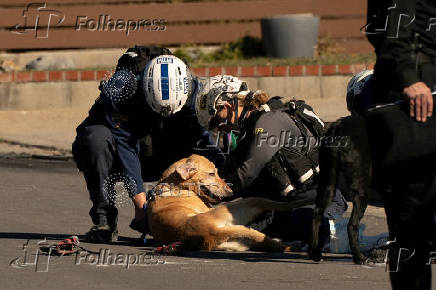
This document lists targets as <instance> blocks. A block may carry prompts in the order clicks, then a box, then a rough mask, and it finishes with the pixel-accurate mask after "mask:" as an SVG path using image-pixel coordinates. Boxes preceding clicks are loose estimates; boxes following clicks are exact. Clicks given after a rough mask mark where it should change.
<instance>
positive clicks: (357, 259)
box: [353, 254, 368, 265]
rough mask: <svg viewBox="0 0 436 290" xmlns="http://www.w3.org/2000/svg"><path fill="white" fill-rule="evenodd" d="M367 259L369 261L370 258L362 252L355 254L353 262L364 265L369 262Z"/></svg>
mask: <svg viewBox="0 0 436 290" xmlns="http://www.w3.org/2000/svg"><path fill="white" fill-rule="evenodd" d="M367 261H368V259H367V258H366V257H365V256H364V255H362V254H360V255H359V256H357V257H356V256H354V255H353V262H354V264H357V265H364V264H366V263H367Z"/></svg>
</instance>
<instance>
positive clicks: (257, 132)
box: [254, 128, 263, 134]
mask: <svg viewBox="0 0 436 290" xmlns="http://www.w3.org/2000/svg"><path fill="white" fill-rule="evenodd" d="M261 133H263V128H256V129H254V134H261Z"/></svg>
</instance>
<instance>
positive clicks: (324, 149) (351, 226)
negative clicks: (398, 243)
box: [310, 116, 372, 264]
mask: <svg viewBox="0 0 436 290" xmlns="http://www.w3.org/2000/svg"><path fill="white" fill-rule="evenodd" d="M326 136H327V137H326V139H324V140H325V142H323V143H322V144H321V147H320V152H319V165H320V175H319V183H318V189H317V200H316V207H315V211H314V216H313V221H312V241H311V253H310V255H311V257H312V259H313V260H315V261H320V260H321V247H322V245H320V243H319V226H320V223H321V217H322V215H323V213H324V210H325V209H326V208H327V207H328V206H329V205H330V203H331V201H332V199H333V196H334V194H335V190H336V187H337V184H338V178H339V174H341V175H342V176H343V178H344V181H345V184H346V185H347V187H348V188H347V190H348V195H349V196H350V197H351V199H352V202H353V211H352V213H351V218H350V221H349V223H348V228H347V229H348V238H349V241H350V248H351V252H352V254H353V261H354V263H356V264H362V263H364V262H365V260H366V258H365V256H364V255H363V254H362V253H361V252H360V249H359V240H358V233H359V224H360V220H361V219H362V217H363V215H364V213H365V210H366V207H367V201H368V193H369V189H370V186H371V178H372V158H371V149H370V144H369V141H368V140H369V139H368V135H367V129H366V124H365V119H364V118H363V117H360V116H350V117H345V118H341V119H339V120H338V121H336V122H335V123H333V124H331V125H330V127H329V129H328V130H327V133H326ZM339 138H341V139H342V142H339V143H337V142H335V140H337V139H339ZM344 138H345V139H344ZM329 139H330V140H329ZM344 140H345V142H344Z"/></svg>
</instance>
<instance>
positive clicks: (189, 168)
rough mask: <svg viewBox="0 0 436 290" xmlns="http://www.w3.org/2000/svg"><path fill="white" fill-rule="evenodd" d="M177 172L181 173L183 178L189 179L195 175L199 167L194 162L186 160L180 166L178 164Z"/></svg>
mask: <svg viewBox="0 0 436 290" xmlns="http://www.w3.org/2000/svg"><path fill="white" fill-rule="evenodd" d="M176 172H177V174H179V176H180V178H181V179H183V180H188V179H189V178H191V177H192V176H194V174H195V173H197V172H198V169H197V167H196V166H195V164H194V163H191V162H186V163H183V164H182V165H180V166H177V167H176Z"/></svg>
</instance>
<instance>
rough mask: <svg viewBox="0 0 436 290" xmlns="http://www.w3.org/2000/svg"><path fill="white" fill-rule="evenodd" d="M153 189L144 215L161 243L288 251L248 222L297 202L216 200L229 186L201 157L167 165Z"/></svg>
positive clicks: (200, 247) (205, 248) (283, 245)
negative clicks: (262, 214)
mask: <svg viewBox="0 0 436 290" xmlns="http://www.w3.org/2000/svg"><path fill="white" fill-rule="evenodd" d="M154 193H155V197H154V198H153V199H152V200H151V201H149V204H148V207H147V215H148V221H149V226H150V231H151V233H152V235H153V236H154V238H155V239H156V240H157V241H159V242H162V243H165V244H169V243H172V242H177V241H179V242H182V245H183V247H184V248H187V249H196V250H209V251H211V250H234V251H245V250H249V249H259V250H265V251H282V252H283V251H285V252H288V251H290V250H291V247H290V245H287V244H284V243H282V242H281V241H280V240H278V239H273V238H270V237H268V236H266V235H265V234H263V233H261V232H259V231H257V230H254V229H251V228H248V227H246V225H248V224H250V223H251V222H253V221H254V219H255V218H256V217H257V216H258V215H260V214H261V213H263V212H265V211H268V210H277V211H288V210H290V209H292V208H293V207H297V206H301V205H296V204H295V203H294V204H292V203H287V202H276V201H272V200H269V199H266V198H245V199H238V200H235V201H232V202H226V203H221V204H220V202H221V199H223V198H225V197H229V196H231V195H232V190H231V188H230V187H229V186H228V185H227V184H226V183H225V182H224V180H223V179H221V178H220V177H219V176H218V174H217V169H216V168H215V166H214V164H213V163H212V162H210V161H209V160H208V159H206V158H205V157H202V156H199V155H191V156H190V157H188V158H184V159H182V160H179V161H177V162H176V163H174V164H173V165H171V166H170V167H169V168H168V169H167V170H165V172H164V173H163V175H162V177H161V179H160V180H159V183H158V184H157V185H156V187H155V188H154ZM214 206H215V207H214Z"/></svg>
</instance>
